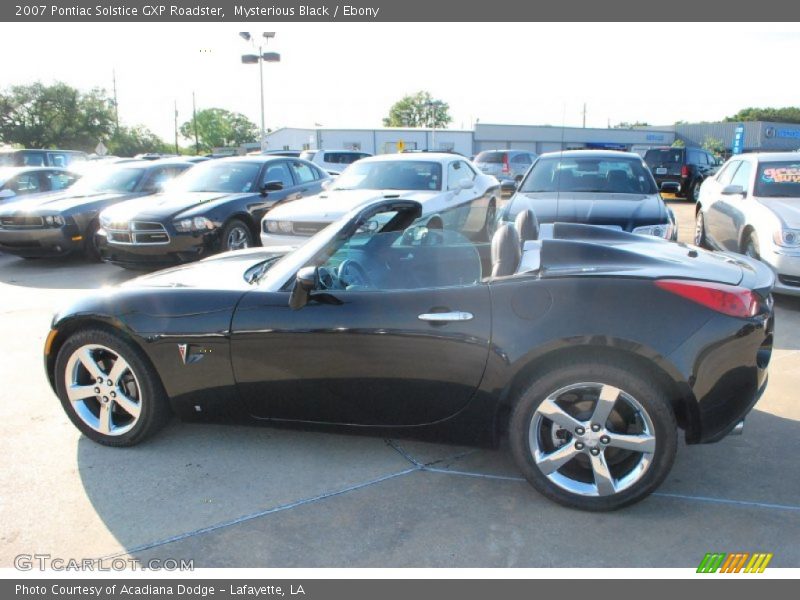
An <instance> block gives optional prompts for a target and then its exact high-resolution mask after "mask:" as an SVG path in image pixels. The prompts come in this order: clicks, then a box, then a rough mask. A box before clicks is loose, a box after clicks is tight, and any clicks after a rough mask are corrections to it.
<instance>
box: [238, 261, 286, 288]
mask: <svg viewBox="0 0 800 600" xmlns="http://www.w3.org/2000/svg"><path fill="white" fill-rule="evenodd" d="M279 258H280V256H272V257H270V258H268V259H267V260H265V261H264V262H263V263H262V264H261V266H260V267H258V268H257V269H256V270H255V271H253V273H252V274H251V275H250V277H249V278H245V281H247V283H249V284H251V285H252V284H254V283H258V282H259V281H261V279H262V278H263V277H264V275H266V273H267V271H269V270H270V268H271V267H272V265H273V264H274V263H275V262H276V261H277V260H278V259H279Z"/></svg>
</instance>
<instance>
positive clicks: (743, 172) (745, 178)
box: [731, 160, 750, 191]
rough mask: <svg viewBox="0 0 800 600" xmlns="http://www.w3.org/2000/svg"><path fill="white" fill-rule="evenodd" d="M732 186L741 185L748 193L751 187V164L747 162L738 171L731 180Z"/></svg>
mask: <svg viewBox="0 0 800 600" xmlns="http://www.w3.org/2000/svg"><path fill="white" fill-rule="evenodd" d="M731 185H740V186H742V189H743V190H745V191H747V190H748V189H749V187H750V163H749V162H747V161H746V160H743V161H742V164H741V165H740V166H739V168H738V169H736V173H735V174H734V176H733V179H731Z"/></svg>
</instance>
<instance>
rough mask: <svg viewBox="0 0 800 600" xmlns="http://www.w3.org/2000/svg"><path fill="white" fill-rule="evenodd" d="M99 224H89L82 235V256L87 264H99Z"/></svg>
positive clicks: (93, 222)
mask: <svg viewBox="0 0 800 600" xmlns="http://www.w3.org/2000/svg"><path fill="white" fill-rule="evenodd" d="M99 229H100V224H99V223H98V222H97V221H92V222H91V223H89V227H87V228H86V233H84V234H83V256H84V257H85V258H86V260H88V261H89V262H100V248H98V247H97V232H98V230H99Z"/></svg>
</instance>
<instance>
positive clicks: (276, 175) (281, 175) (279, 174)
mask: <svg viewBox="0 0 800 600" xmlns="http://www.w3.org/2000/svg"><path fill="white" fill-rule="evenodd" d="M269 181H280V182H281V183H282V184H283V189H286V188H290V187H294V179H292V173H291V171H289V163H288V161H285V160H279V161H275V162H270V163H268V164H267V170H266V171H265V172H264V177H263V179H262V180H261V183H262V185H263V184H265V183H267V182H269Z"/></svg>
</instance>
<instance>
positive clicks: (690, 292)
mask: <svg viewBox="0 0 800 600" xmlns="http://www.w3.org/2000/svg"><path fill="white" fill-rule="evenodd" d="M420 214H421V207H420V205H419V204H418V203H416V202H412V201H408V200H403V199H389V198H385V199H382V200H378V201H375V202H373V203H371V204H369V205H367V206H362V207H361V208H359V209H357V210H354V211H353V212H351V213H350V214H348V215H346V216H345V217H343V218H342V219H341V220H339V221H337V222H336V223H334V224H332V225H331V226H329V227H327V228H326V229H324V230H323V231H321V232H320V233H318V234H317V235H316V236H314V237H313V238H311V239H310V240H309V241H308V242H307V243H306V244H305V245H303V246H302V247H300V248H299V249H297V250H294V251H292V252H289V253H286V252H277V251H270V250H268V249H249V250H242V251H237V252H232V253H227V254H223V255H220V256H217V257H213V258H210V259H206V260H204V261H201V262H199V263H196V264H193V265H190V266H183V267H176V268H173V269H169V270H165V271H161V272H157V273H154V274H151V275H147V276H144V277H140V278H138V279H136V280H133V281H131V282H128V283H126V284H123V285H121V286H119V287H117V288H114V289H111V290H103V291H102V292H97V293H95V294H94V295H92V296H89V297H86V298H85V299H83V300H81V301H79V302H77V303H76V304H74V305H72V306H71V307H69V308H68V309H66V310H64V311H62V312H61V313H59V314H58V315H56V317H55V318H54V320H53V325H52V331H51V332H50V334H49V335H48V337H47V343H46V347H45V363H46V369H47V377H48V378H49V380H50V383H51V384H52V387H53V389H54V390H55V391H56V393H57V394H58V397H59V398H60V400H61V403H62V405H63V407H64V410H65V411H66V412H67V415H68V416H69V418H70V419H71V420H72V421H73V423H74V424H75V425H76V426H77V427H78V429H80V430H81V431H82V432H83V433H84V434H85V435H86V436H87V437H89V438H91V439H92V440H95V441H97V442H99V443H102V444H107V445H109V446H129V445H132V444H136V443H138V442H140V441H142V440H144V439H145V438H146V437H147V436H149V435H151V434H153V433H155V432H156V431H157V430H158V429H159V428H161V426H162V425H164V423H165V422H166V421H167V419H168V417H169V414H170V413H171V412H175V413H178V414H179V415H181V416H182V417H185V418H198V417H199V418H220V417H228V418H230V417H243V418H247V419H256V420H264V421H267V420H268V421H279V422H301V423H307V424H308V423H316V424H324V425H340V426H343V425H346V426H354V427H361V428H367V427H370V428H373V430H375V431H380V432H382V433H383V432H392V434H393V435H395V434H397V432H398V431H399V432H403V431H405V432H406V433H408V434H411V433H413V432H418V433H423V432H424V433H425V434H426V435H429V436H430V435H434V436H440V437H442V438H444V437H447V439H449V440H451V441H459V442H462V443H463V442H471V443H475V444H492V443H494V442H495V441H496V440H497V438H498V435H499V434H500V433H503V432H507V435H508V438H509V441H510V447H511V450H512V452H513V455H514V458H515V460H516V462H517V464H518V466H519V468H520V469H521V470H522V472H523V473H524V474H525V476H526V477H527V479H528V480H529V481H530V483H531V484H532V485H533V486H534V487H535V488H536V489H537V490H539V491H540V492H541V493H543V494H544V495H546V496H547V497H549V498H551V499H553V500H555V501H557V502H560V503H562V504H565V505H568V506H573V507H578V508H582V509H588V510H609V509H614V508H618V507H621V506H624V505H627V504H631V503H633V502H635V501H637V500H640V499H641V498H643V497H645V496H646V495H647V494H649V493H650V492H652V491H653V490H654V489H655V488H656V487H657V486H658V485H659V484H660V483H661V482H662V481H663V480H664V478H665V477H666V476H667V473H668V472H669V470H670V468H671V466H672V463H673V458H674V455H675V452H676V447H677V440H678V429H682V430H683V432H684V435H685V438H686V441H687V442H688V443H689V444H697V443H706V442H714V441H717V440H719V439H721V438H722V437H724V436H725V435H727V434H728V433H730V432H731V431H732V430H734V429H739V426H740V425H741V423H742V421H743V419H744V417H745V416H746V415H747V413H748V412H749V411H750V410H751V408H752V407H753V405H754V404H755V403H756V401H757V400H758V398H759V396H760V395H761V394H762V392H763V390H764V388H765V386H766V381H767V365H768V363H769V360H770V354H771V349H772V331H773V313H772V299H771V296H770V291H771V288H772V285H773V275H772V272H771V271H770V270H769V269H768V268H766V267H765V266H763V265H761V264H760V263H758V262H756V261H754V260H751V259H749V258H746V257H743V256H738V255H736V256H734V255H726V254H712V253H708V252H705V251H703V250H700V249H698V248H694V247H691V246H686V245H684V244H676V243H672V242H667V241H664V240H661V239H656V238H654V237H651V236H642V235H634V234H630V233H626V232H622V231H614V230H609V229H604V228H600V227H594V226H588V225H577V224H561V223H557V224H555V225H554V226H553V225H551V226H549V227H548V231H547V235H546V236H545V235H542V236H540V235H539V233H540V231H539V227H538V224H537V223H536V219H535V216H534V215H533V214H532V213H531V212H530V211H524V212H522V213H521V214H520V215H519V216H518V217H517V219H516V222H515V223H508V224H504V225H502V226H501V227H500V228H499V229H498V230H497V232H496V233H495V235H494V237H493V239H492V240H491V244H485V243H481V242H475V241H473V240H470V239H468V238H467V237H465V236H462V235H460V234H459V233H456V232H453V231H447V230H437V229H427V228H425V227H424V226H421V225H419V221H417V219H418V218H419V216H420ZM542 231H544V228H543V229H542ZM540 237H542V238H545V239H539V238H540Z"/></svg>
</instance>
